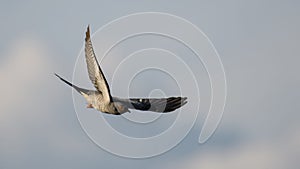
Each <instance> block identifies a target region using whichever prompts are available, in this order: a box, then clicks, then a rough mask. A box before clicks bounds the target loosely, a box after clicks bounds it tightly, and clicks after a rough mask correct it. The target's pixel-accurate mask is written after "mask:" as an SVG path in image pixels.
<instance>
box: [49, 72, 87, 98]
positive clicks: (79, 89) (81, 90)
mask: <svg viewBox="0 0 300 169" xmlns="http://www.w3.org/2000/svg"><path fill="white" fill-rule="evenodd" d="M54 75H55V76H56V77H58V78H59V79H60V80H62V81H63V82H65V83H66V84H68V85H69V86H71V87H73V88H74V89H75V90H76V91H77V92H78V93H80V94H82V95H84V94H86V95H87V94H88V92H89V90H87V89H82V88H80V87H77V86H75V85H73V84H72V83H70V82H68V81H67V80H65V79H63V78H62V77H60V76H59V75H58V74H56V73H54Z"/></svg>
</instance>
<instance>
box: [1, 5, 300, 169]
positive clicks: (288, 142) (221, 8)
mask: <svg viewBox="0 0 300 169" xmlns="http://www.w3.org/2000/svg"><path fill="white" fill-rule="evenodd" d="M135 12H166V13H171V14H174V15H178V16H180V17H183V18H185V19H187V20H189V21H190V22H192V23H194V24H195V25H196V26H198V27H199V28H200V29H201V30H202V31H203V32H204V33H206V34H207V36H208V37H209V38H210V40H211V41H212V43H213V44H214V45H215V47H216V49H217V50H218V52H219V54H220V57H221V59H222V62H223V65H224V68H225V72H226V76H227V85H228V97H227V103H226V107H225V112H224V116H223V119H222V121H221V123H220V125H219V127H218V129H217V131H216V132H215V134H214V135H213V137H211V138H210V139H209V140H208V142H206V143H205V144H203V145H199V144H198V143H197V140H198V136H199V132H200V129H201V126H202V124H203V122H204V118H205V114H200V115H199V117H198V119H197V121H196V124H195V126H194V127H193V128H192V130H191V132H190V133H189V134H188V135H187V137H186V138H185V139H184V140H183V141H182V142H181V143H180V144H179V145H178V146H177V147H175V148H174V149H172V150H171V151H168V152H167V153H164V154H162V155H160V156H156V157H153V158H148V159H138V160H137V159H128V158H122V157H118V156H115V155H112V154H110V153H108V152H106V151H104V150H102V149H101V148H99V147H98V146H96V145H95V144H94V143H93V142H92V141H91V140H90V139H89V138H88V137H87V135H86V134H85V133H84V131H83V130H82V129H81V127H80V124H79V122H78V120H77V118H76V113H75V110H74V106H73V100H72V93H71V90H70V88H68V87H67V86H65V85H64V84H62V83H61V82H60V81H58V79H56V78H55V77H54V76H53V72H57V73H59V74H61V75H63V76H64V77H66V78H67V79H71V78H72V73H73V69H74V64H75V61H76V58H77V56H78V54H79V51H80V50H81V48H82V46H83V38H84V32H85V29H86V26H87V25H88V24H90V25H91V28H92V31H95V30H96V29H98V28H100V27H101V26H103V25H105V24H106V23H108V22H109V21H112V20H114V19H116V18H118V17H121V16H124V15H128V14H132V13H135ZM299 12H300V4H299V2H298V1H293V0H290V1H269V0H265V1H237V0H231V1H189V2H183V1H182V2H181V1H162V2H160V1H139V2H133V1H84V2H83V1H82V2H74V1H63V2H61V1H48V2H40V1H26V2H25V1H20V2H15V1H8V2H1V5H0V20H1V28H0V30H1V31H0V34H1V38H0V81H1V88H0V93H1V97H0V133H1V134H0V168H1V169H2V168H3V169H19V168H22V169H24V168H26V169H27V168H28V169H29V168H30V169H33V168H120V167H122V168H128V169H129V168H130V169H131V168H164V169H166V168H173V169H174V168H178V169H179V168H195V169H196V168H197V169H199V168H274V169H275V168H278V169H279V168H298V166H299V165H300V163H299V160H298V159H297V157H299V156H300V148H299V147H300V135H299V130H300V121H299V120H300V115H299V109H300V107H299V103H298V100H299V97H300V91H299V84H300V79H299V75H298V72H299V71H300V70H299V66H298V64H299V61H300V59H299V50H298V45H299V44H300V32H299V30H300V23H299V16H300V13H299ZM182 31H184V30H182ZM142 40H143V41H144V42H145V44H146V45H144V46H147V45H148V44H149V45H150V46H151V45H153V44H151V42H154V41H155V37H145V38H144V39H142ZM146 42H148V43H146ZM166 42H168V41H166ZM170 43H172V42H170ZM123 45H124V46H121V47H120V49H119V50H116V51H115V53H116V54H118V56H119V57H123V55H122V51H123V52H124V53H126V52H127V50H125V49H124V48H126V45H127V47H128V46H129V47H130V49H135V47H136V46H138V47H139V45H140V46H141V47H143V45H141V44H138V43H136V42H134V41H133V42H130V41H128V42H126V43H125V44H123ZM155 45H157V44H155ZM161 45H162V46H163V47H167V46H168V45H165V44H164V43H163V42H161ZM164 45H165V46H164ZM169 46H171V47H173V49H174V50H175V51H176V52H178V53H179V54H181V55H182V56H184V55H189V54H190V53H189V52H188V51H186V49H184V48H182V47H180V46H179V45H178V44H175V43H174V44H172V45H170V44H169ZM122 47H123V48H122ZM138 47H136V48H138ZM126 54H128V53H126ZM117 61H119V60H118V59H115V58H111V59H108V60H107V62H108V63H115V62H117ZM82 63H84V62H83V61H82ZM114 66H115V65H114ZM192 66H195V65H193V64H192ZM199 67H200V68H199V72H198V73H199V76H203V78H201V80H200V82H202V83H201V86H200V90H201V93H202V97H203V98H201V100H202V101H203V107H202V109H201V110H203V111H204V110H206V109H207V104H208V103H209V96H208V95H209V91H207V90H206V89H207V88H208V87H209V83H208V78H207V75H206V74H205V70H204V69H203V66H202V65H199ZM103 69H104V72H105V74H106V75H107V76H108V79H111V78H112V77H111V76H112V74H113V69H112V68H111V66H110V65H104V66H103ZM85 73H86V70H83V71H82V75H85ZM154 73H155V72H154ZM151 78H153V77H151V75H147V74H145V78H144V79H142V77H141V79H142V81H146V80H149V81H151ZM159 78H161V80H164V78H165V77H164V76H163V75H161V76H160V77H159ZM76 82H77V81H76ZM78 83H79V82H78ZM80 84H81V85H83V86H85V87H91V85H90V84H88V79H87V77H86V78H85V79H83V80H82V82H81V83H80ZM138 84H141V85H142V84H143V83H141V81H139V83H138ZM152 85H157V84H155V83H153V82H151V83H150V82H145V84H144V90H141V89H139V90H138V93H137V94H140V95H147V92H148V90H150V89H151V87H152ZM165 85H168V82H165V83H164V85H162V89H165V90H166V93H169V94H176V91H173V90H171V89H170V88H167V87H166V86H165ZM142 89H143V88H142ZM145 90H146V91H145ZM121 92H122V91H119V89H118V88H117V89H116V90H115V93H121ZM113 93H114V92H113ZM77 96H78V95H77ZM82 106H85V105H84V100H82ZM83 108H84V107H83ZM87 113H93V111H92V110H87ZM108 118H109V117H108ZM109 121H111V122H116V121H118V120H116V119H115V118H111V119H109ZM166 122H168V120H166ZM167 124H169V123H166V124H160V125H158V126H154V127H153V128H146V130H147V132H149V133H156V132H157V131H159V129H161V128H165V127H166V126H167ZM121 125H123V124H121ZM115 127H116V128H118V127H120V126H118V125H116V126H115ZM126 129H127V128H120V130H124V132H127V130H126ZM128 129H130V130H133V131H132V133H133V134H145V133H143V130H142V131H141V130H139V129H134V128H128ZM132 133H131V134H132Z"/></svg>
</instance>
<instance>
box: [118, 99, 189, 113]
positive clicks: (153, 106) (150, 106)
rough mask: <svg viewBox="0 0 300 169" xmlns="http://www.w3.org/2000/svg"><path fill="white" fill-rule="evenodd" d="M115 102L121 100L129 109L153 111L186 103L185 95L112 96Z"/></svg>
mask: <svg viewBox="0 0 300 169" xmlns="http://www.w3.org/2000/svg"><path fill="white" fill-rule="evenodd" d="M113 100H114V101H115V102H121V103H122V104H124V105H126V106H127V107H128V108H129V109H137V110H142V111H153V112H160V113H163V112H171V111H174V110H176V109H178V108H180V107H181V106H183V105H185V104H186V103H187V98H186V97H169V98H149V99H148V98H129V99H123V98H117V97H114V98H113Z"/></svg>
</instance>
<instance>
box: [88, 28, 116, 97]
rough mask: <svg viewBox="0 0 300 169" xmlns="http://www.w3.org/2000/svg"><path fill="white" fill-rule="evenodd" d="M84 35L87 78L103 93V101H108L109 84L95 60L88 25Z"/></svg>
mask: <svg viewBox="0 0 300 169" xmlns="http://www.w3.org/2000/svg"><path fill="white" fill-rule="evenodd" d="M85 35H86V36H85V59H86V63H87V69H88V73H89V78H90V80H91V81H92V83H93V84H94V86H95V88H96V89H97V90H98V91H99V92H100V93H101V94H102V95H103V101H104V102H110V101H111V95H110V90H109V86H108V83H107V81H106V79H105V77H104V74H103V72H102V70H101V68H100V66H99V63H98V61H97V58H96V55H95V52H94V49H93V46H92V41H91V36H90V28H89V26H88V27H87V31H86V34H85Z"/></svg>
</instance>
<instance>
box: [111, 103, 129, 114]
mask: <svg viewBox="0 0 300 169" xmlns="http://www.w3.org/2000/svg"><path fill="white" fill-rule="evenodd" d="M114 111H116V114H117V113H119V114H123V113H126V112H129V113H130V111H129V109H128V107H127V106H125V105H123V104H122V103H120V102H114Z"/></svg>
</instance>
